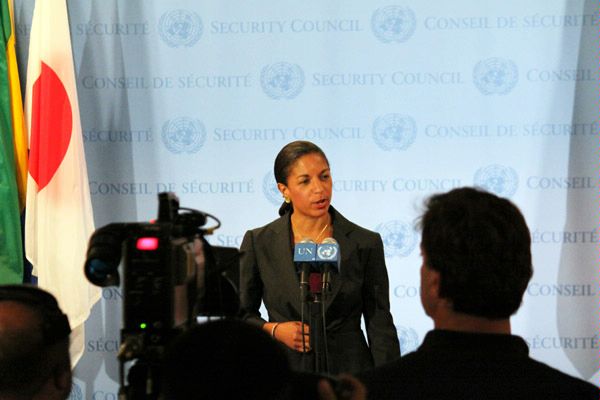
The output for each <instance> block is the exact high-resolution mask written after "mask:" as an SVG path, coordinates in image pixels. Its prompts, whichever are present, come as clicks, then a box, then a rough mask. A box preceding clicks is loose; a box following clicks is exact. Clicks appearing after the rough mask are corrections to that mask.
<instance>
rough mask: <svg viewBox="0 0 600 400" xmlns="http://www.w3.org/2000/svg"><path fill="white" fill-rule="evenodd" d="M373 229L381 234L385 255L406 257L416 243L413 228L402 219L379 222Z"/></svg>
mask: <svg viewBox="0 0 600 400" xmlns="http://www.w3.org/2000/svg"><path fill="white" fill-rule="evenodd" d="M375 231H377V232H379V234H380V235H381V239H382V240H383V249H384V253H385V256H386V257H406V256H408V255H409V254H410V253H411V252H412V251H413V249H414V248H415V246H416V244H417V235H416V233H415V231H414V229H413V228H412V227H411V226H410V225H409V224H407V223H405V222H402V221H398V220H394V221H389V222H386V223H382V224H379V225H377V227H376V228H375Z"/></svg>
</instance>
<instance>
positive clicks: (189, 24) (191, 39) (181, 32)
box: [158, 10, 203, 47]
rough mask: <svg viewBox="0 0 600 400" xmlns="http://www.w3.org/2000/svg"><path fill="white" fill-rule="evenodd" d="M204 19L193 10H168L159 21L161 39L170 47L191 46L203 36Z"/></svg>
mask: <svg viewBox="0 0 600 400" xmlns="http://www.w3.org/2000/svg"><path fill="white" fill-rule="evenodd" d="M202 30H203V26H202V19H201V18H200V16H199V15H198V14H196V13H195V12H193V11H187V10H173V11H169V12H166V13H164V14H163V15H162V17H160V21H159V22H158V32H159V34H160V37H161V39H162V40H163V41H164V42H165V43H166V44H167V45H169V46H170V47H179V46H184V47H191V46H193V45H194V44H196V42H197V41H198V40H199V39H200V36H202Z"/></svg>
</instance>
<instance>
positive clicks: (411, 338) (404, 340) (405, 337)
mask: <svg viewBox="0 0 600 400" xmlns="http://www.w3.org/2000/svg"><path fill="white" fill-rule="evenodd" d="M396 330H397V331H398V341H399V342H400V353H401V354H402V355H403V356H404V355H406V354H408V353H410V352H413V351H415V350H416V349H417V347H419V335H417V332H416V331H415V330H414V329H413V328H407V327H404V326H400V325H396Z"/></svg>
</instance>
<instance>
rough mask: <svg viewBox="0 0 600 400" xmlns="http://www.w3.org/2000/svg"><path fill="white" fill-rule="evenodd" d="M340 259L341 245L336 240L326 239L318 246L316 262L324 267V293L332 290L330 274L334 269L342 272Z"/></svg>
mask: <svg viewBox="0 0 600 400" xmlns="http://www.w3.org/2000/svg"><path fill="white" fill-rule="evenodd" d="M340 259H341V257H340V245H339V244H338V242H337V241H336V240H335V239H334V238H332V237H328V238H325V239H323V242H321V244H319V245H317V260H316V262H317V263H318V264H320V265H322V268H321V270H322V272H323V280H322V283H323V292H325V291H329V290H331V281H330V272H331V269H332V268H333V269H335V270H336V271H339V270H340Z"/></svg>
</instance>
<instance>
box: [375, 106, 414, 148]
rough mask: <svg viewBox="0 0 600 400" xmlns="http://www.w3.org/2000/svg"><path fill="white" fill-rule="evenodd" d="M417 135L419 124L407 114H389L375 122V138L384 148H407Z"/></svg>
mask: <svg viewBox="0 0 600 400" xmlns="http://www.w3.org/2000/svg"><path fill="white" fill-rule="evenodd" d="M416 136H417V124H416V123H415V120H414V119H412V118H411V117H409V116H407V115H400V114H387V115H384V116H381V117H379V118H377V119H376V120H375V122H373V139H374V140H375V143H377V145H378V146H379V147H381V148H382V149H383V150H406V149H407V148H408V147H409V146H410V145H411V144H412V143H413V142H414V141H415V137H416Z"/></svg>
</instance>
